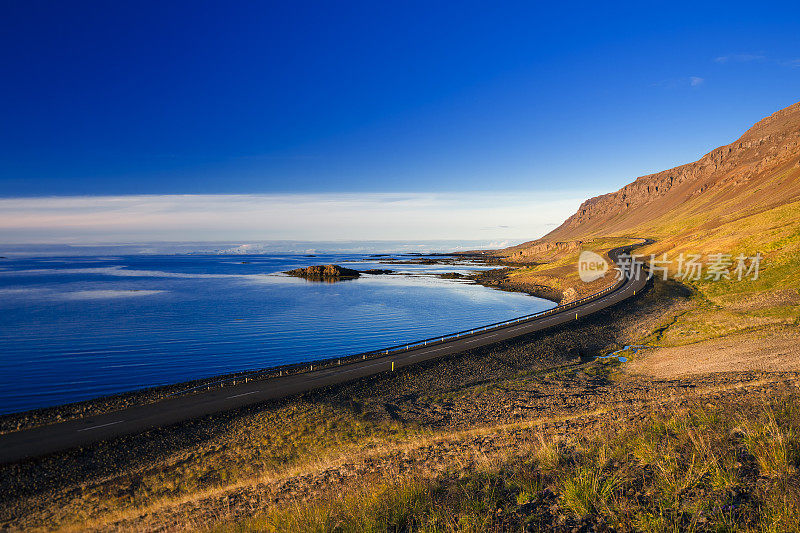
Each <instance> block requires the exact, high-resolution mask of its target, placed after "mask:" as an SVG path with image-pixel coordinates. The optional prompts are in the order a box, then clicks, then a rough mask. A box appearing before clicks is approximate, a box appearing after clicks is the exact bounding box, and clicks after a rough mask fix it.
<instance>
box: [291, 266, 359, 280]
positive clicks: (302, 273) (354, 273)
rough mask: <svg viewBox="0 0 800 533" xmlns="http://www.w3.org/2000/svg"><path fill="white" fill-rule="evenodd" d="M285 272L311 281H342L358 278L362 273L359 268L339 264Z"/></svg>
mask: <svg viewBox="0 0 800 533" xmlns="http://www.w3.org/2000/svg"><path fill="white" fill-rule="evenodd" d="M285 274H288V275H289V276H295V277H298V278H303V279H307V280H310V281H342V280H346V279H356V278H357V277H359V276H360V275H361V273H360V272H359V271H358V270H352V269H350V268H344V267H341V266H339V265H312V266H310V267H306V268H295V269H294V270H288V271H287V272H285Z"/></svg>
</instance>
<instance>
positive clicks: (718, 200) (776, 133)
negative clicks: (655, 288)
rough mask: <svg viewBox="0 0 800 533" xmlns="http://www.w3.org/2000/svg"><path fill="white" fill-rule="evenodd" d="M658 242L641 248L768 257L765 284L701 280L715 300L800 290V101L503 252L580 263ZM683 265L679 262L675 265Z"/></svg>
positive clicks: (524, 259) (517, 258)
mask: <svg viewBox="0 0 800 533" xmlns="http://www.w3.org/2000/svg"><path fill="white" fill-rule="evenodd" d="M625 237H627V238H630V237H648V238H651V239H654V240H655V243H654V244H652V245H651V246H649V247H646V248H643V249H641V253H643V254H645V255H648V254H663V253H667V254H668V258H670V260H671V261H674V260H675V259H676V257H677V256H678V255H679V254H680V253H697V254H701V255H702V256H703V257H704V259H703V261H707V259H708V255H709V254H717V253H722V254H731V255H732V256H734V257H735V256H736V255H737V254H744V255H746V256H748V257H752V256H754V255H755V254H757V253H759V254H761V255H762V256H763V258H764V260H763V268H762V272H761V274H762V275H761V276H760V278H759V279H758V280H756V282H753V283H749V284H738V285H735V286H734V285H733V284H731V283H717V284H714V285H713V286H712V285H710V284H704V283H703V281H704V280H700V281H699V282H698V283H696V284H694V285H696V286H697V288H700V289H701V291H702V292H704V293H706V294H707V295H710V296H713V295H715V294H717V295H718V294H722V293H725V292H728V293H730V292H742V291H745V292H757V291H767V290H778V289H781V288H784V289H785V288H787V287H795V288H800V274H798V272H800V102H798V103H796V104H794V105H791V106H789V107H787V108H785V109H783V110H781V111H778V112H777V113H774V114H773V115H771V116H769V117H767V118H765V119H763V120H761V121H759V122H758V123H756V124H755V125H754V126H753V127H752V128H750V129H749V130H747V131H746V132H745V133H744V135H742V136H741V137H740V138H739V139H737V140H736V141H735V142H733V143H731V144H727V145H725V146H721V147H719V148H717V149H715V150H712V151H711V152H709V153H708V154H706V155H705V156H703V157H702V158H700V159H699V160H698V161H696V162H694V163H689V164H686V165H682V166H679V167H675V168H672V169H670V170H665V171H663V172H658V173H656V174H651V175H648V176H642V177H640V178H637V179H636V180H634V181H633V182H632V183H630V184H628V185H626V186H624V187H623V188H621V189H620V190H618V191H616V192H612V193H608V194H604V195H601V196H597V197H595V198H591V199H589V200H586V201H585V202H583V204H582V205H581V206H580V208H579V209H578V211H577V212H576V213H575V214H574V215H572V216H571V217H569V218H568V219H567V220H565V221H564V223H563V224H561V225H560V226H559V227H558V228H556V229H555V230H553V231H552V232H550V233H549V234H547V235H545V236H544V237H542V238H541V239H538V240H535V241H531V242H527V243H524V244H521V245H518V246H515V247H513V248H508V249H505V250H501V251H499V252H498V255H500V256H501V257H503V258H504V259H506V260H509V261H513V262H515V263H528V264H531V263H537V264H541V263H543V265H540V266H538V267H537V269H538V271H539V273H540V274H541V273H544V271H545V270H546V268H547V265H554V264H559V265H562V270H563V269H565V268H566V266H567V265H568V264H574V262H575V260H576V258H577V255H576V254H577V251H578V250H581V249H587V248H588V249H593V250H595V251H602V250H604V249H606V248H607V247H608V245H609V243H612V242H618V240H619V239H621V238H625ZM671 266H674V263H673V264H671Z"/></svg>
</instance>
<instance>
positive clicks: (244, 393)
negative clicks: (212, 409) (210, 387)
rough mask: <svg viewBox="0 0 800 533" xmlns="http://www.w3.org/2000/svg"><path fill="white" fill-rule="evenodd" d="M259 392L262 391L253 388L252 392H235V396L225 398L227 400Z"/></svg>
mask: <svg viewBox="0 0 800 533" xmlns="http://www.w3.org/2000/svg"><path fill="white" fill-rule="evenodd" d="M257 392H261V391H260V390H253V391H250V392H243V393H241V394H234V395H233V396H228V397H227V398H225V399H226V400H230V399H231V398H238V397H239V396H247V395H248V394H255V393H257Z"/></svg>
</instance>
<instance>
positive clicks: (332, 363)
mask: <svg viewBox="0 0 800 533" xmlns="http://www.w3.org/2000/svg"><path fill="white" fill-rule="evenodd" d="M645 241H646V240H645ZM638 246H641V245H628V246H622V247H618V248H614V249H612V250H610V251H609V252H608V255H609V257H611V256H612V255H614V256H619V255H622V254H626V253H629V252H630V251H631V250H632V249H633V248H636V247H638ZM611 259H612V260H614V257H612V258H611ZM634 272H636V273H637V275H638V271H637V270H636V269H630V271H629V272H628V273H626V276H625V277H623V278H622V279H621V280H619V281H618V282H617V283H614V284H613V285H610V286H608V287H606V288H605V289H602V290H600V291H598V292H596V293H593V294H590V295H589V296H584V297H583V298H579V299H577V300H573V301H572V302H569V303H566V304H564V305H557V306H556V307H553V308H550V309H547V310H545V311H539V312H538V313H531V314H529V315H523V316H520V317H516V318H511V319H508V320H503V321H501V322H495V323H493V324H487V325H485V326H479V327H476V328H471V329H466V330H463V331H457V332H455V333H449V334H447V335H439V336H437V337H431V338H429V339H422V340H419V341H414V342H408V343H405V344H398V345H396V346H390V347H388V348H382V349H380V350H372V351H369V352H362V353H358V354H353V355H347V356H343V357H338V358H336V357H334V358H328V359H321V360H317V361H312V362H304V363H296V364H292V365H285V366H280V367H274V368H268V369H261V370H248V371H243V372H238V373H236V374H231V375H228V376H225V377H224V378H220V379H217V380H214V381H211V382H203V383H202V384H200V385H197V386H195V387H191V388H188V389H185V390H182V391H178V392H175V393H173V394H170V396H177V395H181V394H186V393H190V392H195V391H201V390H210V389H211V387H224V386H225V385H226V384H231V385H236V384H237V383H246V382H249V381H254V380H264V379H271V378H277V377H283V376H289V375H294V374H301V373H305V372H311V371H314V370H315V369H316V370H321V369H323V368H332V367H336V366H340V365H343V364H348V363H354V362H356V361H365V360H367V359H373V358H379V357H386V356H389V355H392V354H398V353H402V352H407V351H409V350H411V349H414V348H421V347H423V346H430V345H436V344H442V343H445V342H448V341H451V340H456V339H461V338H464V337H470V336H473V335H476V334H480V333H485V332H487V331H492V330H497V329H502V328H504V327H507V326H511V325H514V324H519V323H521V322H530V321H533V320H538V319H540V318H544V317H546V316H550V315H556V314H560V313H563V312H564V311H568V310H570V309H574V308H576V307H580V306H581V305H583V304H585V303H588V302H591V301H594V300H597V299H598V298H601V297H603V296H605V295H607V294H609V293H612V292H614V291H616V290H618V289H621V288H622V287H623V286H624V285H625V284H626V283H627V282H628V281H630V280H631V279H632V277H633V276H632V274H631V273H634Z"/></svg>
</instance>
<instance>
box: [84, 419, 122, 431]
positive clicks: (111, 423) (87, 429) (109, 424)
mask: <svg viewBox="0 0 800 533" xmlns="http://www.w3.org/2000/svg"><path fill="white" fill-rule="evenodd" d="M122 422H125V421H124V420H117V421H116V422H109V423H108V424H100V425H98V426H92V427H88V428H83V429H79V430H78V431H79V432H80V431H89V430H90V429H97V428H104V427H106V426H113V425H114V424H121V423H122Z"/></svg>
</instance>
